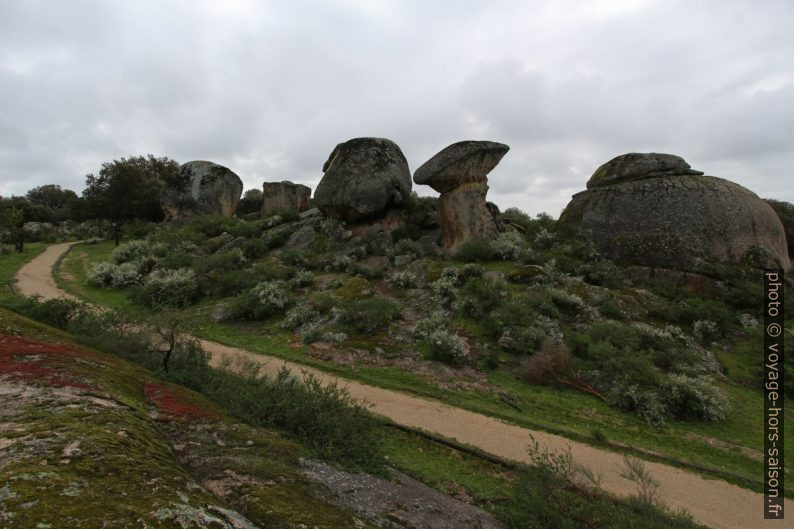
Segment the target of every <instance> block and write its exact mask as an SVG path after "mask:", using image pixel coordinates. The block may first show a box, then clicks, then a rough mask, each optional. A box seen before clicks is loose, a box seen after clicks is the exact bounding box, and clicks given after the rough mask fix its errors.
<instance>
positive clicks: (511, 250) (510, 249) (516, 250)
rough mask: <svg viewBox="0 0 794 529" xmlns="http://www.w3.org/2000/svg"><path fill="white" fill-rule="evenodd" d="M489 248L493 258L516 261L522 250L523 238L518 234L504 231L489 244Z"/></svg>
mask: <svg viewBox="0 0 794 529" xmlns="http://www.w3.org/2000/svg"><path fill="white" fill-rule="evenodd" d="M491 248H492V249H493V252H494V254H495V256H496V257H497V258H498V259H501V260H502V261H510V260H513V259H518V258H519V257H521V253H522V251H523V250H524V238H523V237H522V236H521V234H520V233H518V232H515V231H505V232H502V233H500V234H499V235H498V236H497V237H496V239H494V240H493V242H491Z"/></svg>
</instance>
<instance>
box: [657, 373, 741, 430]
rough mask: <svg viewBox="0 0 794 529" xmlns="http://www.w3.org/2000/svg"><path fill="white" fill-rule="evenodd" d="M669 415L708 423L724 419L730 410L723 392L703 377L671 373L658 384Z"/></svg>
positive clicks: (729, 404)
mask: <svg viewBox="0 0 794 529" xmlns="http://www.w3.org/2000/svg"><path fill="white" fill-rule="evenodd" d="M662 394H663V395H664V396H665V401H666V402H667V406H668V408H669V410H668V412H669V413H670V415H672V416H674V417H676V418H678V419H697V420H704V421H709V422H719V421H722V420H725V418H726V417H727V416H728V414H729V413H730V411H731V403H730V400H729V399H728V397H727V395H725V393H723V392H722V391H721V390H720V389H719V388H718V387H717V386H715V385H714V383H713V382H712V381H711V379H709V378H708V377H705V376H699V377H692V376H688V375H683V374H677V373H673V374H671V375H669V376H668V377H667V378H666V380H665V381H664V383H663V385H662Z"/></svg>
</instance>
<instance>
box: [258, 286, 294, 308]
mask: <svg viewBox="0 0 794 529" xmlns="http://www.w3.org/2000/svg"><path fill="white" fill-rule="evenodd" d="M251 292H252V294H253V295H254V297H255V298H256V300H257V301H258V302H259V305H261V306H262V308H263V309H264V310H266V311H267V312H277V311H279V310H282V309H284V308H286V307H287V304H289V300H290V298H289V288H288V286H287V283H285V282H284V281H281V280H275V281H262V282H261V283H259V284H257V285H256V286H255V287H254V288H253V289H251Z"/></svg>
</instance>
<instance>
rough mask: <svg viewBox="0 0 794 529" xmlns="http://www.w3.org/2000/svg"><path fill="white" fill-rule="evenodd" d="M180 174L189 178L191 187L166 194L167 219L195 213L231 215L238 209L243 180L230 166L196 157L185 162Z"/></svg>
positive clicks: (163, 201) (164, 209) (163, 205)
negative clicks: (184, 191)
mask: <svg viewBox="0 0 794 529" xmlns="http://www.w3.org/2000/svg"><path fill="white" fill-rule="evenodd" d="M180 174H181V175H182V176H183V177H185V178H187V179H188V180H189V182H190V188H189V190H188V192H187V193H179V194H176V193H167V194H165V195H164V196H163V200H162V207H163V211H164V212H165V217H166V219H165V220H174V219H179V218H185V217H188V216H190V215H191V214H193V213H203V214H207V215H222V216H224V217H232V216H234V214H235V213H236V212H237V206H238V205H239V204H240V195H242V192H243V181H242V180H240V177H239V176H237V175H236V174H235V173H234V172H232V171H231V170H230V169H227V168H226V167H224V166H222V165H218V164H216V163H213V162H207V161H203V160H196V161H192V162H187V163H184V164H182V167H181V169H180Z"/></svg>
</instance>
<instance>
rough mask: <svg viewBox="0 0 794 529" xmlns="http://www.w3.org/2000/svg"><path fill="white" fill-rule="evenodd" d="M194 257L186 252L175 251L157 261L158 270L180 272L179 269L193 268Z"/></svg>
mask: <svg viewBox="0 0 794 529" xmlns="http://www.w3.org/2000/svg"><path fill="white" fill-rule="evenodd" d="M193 260H194V257H193V255H192V254H190V253H188V252H184V251H174V252H171V253H169V254H168V255H166V256H165V257H163V258H162V259H160V260H158V261H157V268H164V269H168V270H178V269H179V268H192V267H193Z"/></svg>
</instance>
